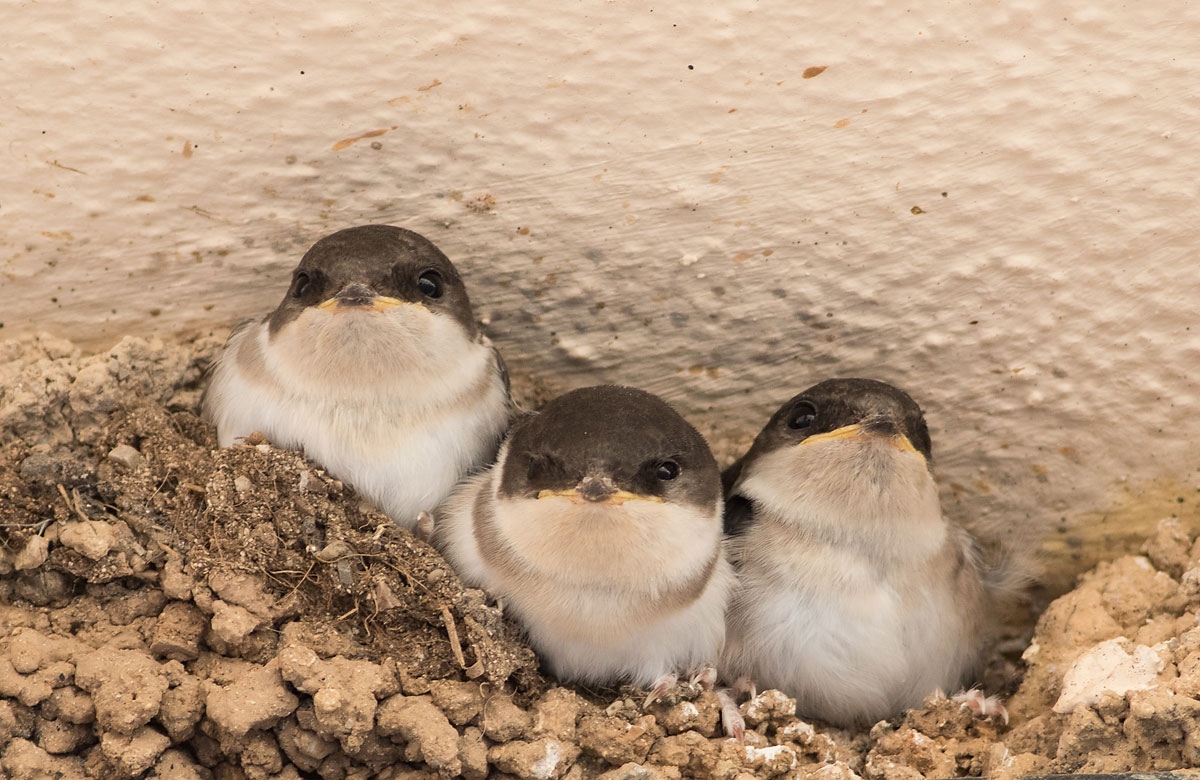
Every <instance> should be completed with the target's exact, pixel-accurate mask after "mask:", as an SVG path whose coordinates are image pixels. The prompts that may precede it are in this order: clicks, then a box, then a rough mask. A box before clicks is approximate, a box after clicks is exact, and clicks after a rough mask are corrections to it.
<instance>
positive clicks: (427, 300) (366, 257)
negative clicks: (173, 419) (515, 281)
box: [269, 225, 476, 338]
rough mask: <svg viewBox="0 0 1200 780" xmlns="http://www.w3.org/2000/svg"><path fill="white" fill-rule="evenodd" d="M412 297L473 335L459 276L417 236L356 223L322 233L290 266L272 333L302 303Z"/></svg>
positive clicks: (331, 306)
mask: <svg viewBox="0 0 1200 780" xmlns="http://www.w3.org/2000/svg"><path fill="white" fill-rule="evenodd" d="M401 302H403V303H416V304H420V305H421V306H424V307H425V308H427V309H429V310H430V311H433V312H435V313H440V314H445V315H446V316H449V317H452V318H454V319H455V320H457V321H458V322H459V323H460V324H461V325H462V326H463V328H465V329H466V331H467V333H468V335H469V337H471V338H474V336H475V334H476V325H475V320H474V317H473V316H472V313H471V302H470V299H469V298H468V297H467V289H466V286H465V285H464V284H463V281H462V278H461V277H460V276H459V275H458V271H457V270H456V269H455V268H454V265H453V264H452V263H451V262H450V260H449V259H448V258H447V257H446V256H445V255H444V254H442V252H441V250H440V249H438V248H437V247H436V246H434V245H433V243H432V242H430V241H429V240H428V239H426V238H424V237H423V236H421V235H419V234H417V233H414V232H412V231H411V230H405V229H404V228H398V227H392V226H390V225H361V226H358V227H352V228H346V229H345V230H339V231H338V232H336V233H333V234H331V235H328V236H326V237H325V238H322V239H321V240H320V241H318V242H317V243H315V244H313V246H312V248H311V249H309V250H308V252H306V253H305V255H304V257H303V258H302V259H301V260H300V264H299V265H298V266H296V270H295V271H293V272H292V283H291V286H290V287H289V288H288V291H287V293H286V294H285V295H284V297H283V300H282V301H281V302H280V304H279V306H278V308H276V309H275V311H274V312H273V313H272V314H271V316H270V319H269V322H270V331H271V333H272V334H274V333H275V332H276V331H278V330H279V329H280V328H281V327H283V326H284V325H286V324H287V323H288V322H291V321H292V320H294V319H296V317H298V316H300V313H301V312H303V311H304V310H305V309H307V308H308V307H320V308H322V309H326V310H329V311H334V312H339V313H350V312H360V313H361V312H365V311H373V310H382V309H385V308H387V307H389V306H395V305H398V304H399V303H401Z"/></svg>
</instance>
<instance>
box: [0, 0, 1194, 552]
mask: <svg viewBox="0 0 1200 780" xmlns="http://www.w3.org/2000/svg"><path fill="white" fill-rule="evenodd" d="M923 5H924V6H926V7H924V8H917V7H911V8H907V7H905V6H904V4H897V3H883V2H876V3H864V4H858V5H857V6H855V5H849V6H848V5H847V4H846V3H843V2H832V1H831V0H818V1H817V2H810V3H756V2H749V0H731V1H730V2H724V3H721V4H720V7H716V4H708V5H707V6H706V5H704V4H696V3H689V2H676V1H674V0H673V1H672V2H654V3H649V4H638V3H616V2H584V3H567V4H564V3H560V2H547V0H532V1H531V0H525V1H524V2H513V1H512V0H500V1H498V2H492V3H479V2H461V1H459V0H449V1H448V2H438V3H421V4H418V3H414V2H407V3H379V4H369V3H364V2H349V3H340V4H320V5H316V4H313V5H307V4H295V3H280V2H273V1H271V0H268V1H267V2H260V3H255V4H245V3H240V2H232V0H209V2H203V3H200V2H191V3H160V4H144V3H143V4H133V3H124V4H113V3H100V2H82V1H81V0H75V1H72V0H60V1H59V2H49V3H46V2H42V3H33V2H24V3H6V4H4V5H3V6H0V29H2V30H4V33H3V34H2V35H3V40H4V45H3V47H2V48H0V65H2V68H3V72H4V74H5V77H4V78H3V79H2V80H0V95H2V96H3V99H0V132H2V134H3V144H2V145H0V182H2V186H0V224H2V225H3V231H2V234H0V285H2V286H0V321H3V324H4V326H3V330H0V334H2V335H4V336H6V337H8V336H19V335H22V334H26V333H30V332H34V331H38V330H46V331H50V332H53V333H56V334H58V335H64V336H67V337H70V338H72V339H75V340H77V341H80V342H82V343H84V344H86V345H88V346H91V347H94V348H97V349H99V348H104V347H106V346H108V345H109V344H111V343H112V342H114V341H115V340H116V339H118V338H119V337H120V336H121V335H122V334H126V333H134V334H147V333H158V334H160V335H164V336H174V335H181V334H187V333H191V332H195V331H197V330H211V329H214V328H220V327H225V326H227V325H228V324H230V323H232V322H234V321H236V320H238V319H241V318H243V317H244V316H248V315H250V314H255V313H259V312H261V311H265V310H267V309H269V308H271V307H273V306H274V304H275V302H276V300H277V299H278V298H279V296H280V295H282V292H283V289H284V287H285V285H286V278H287V274H288V271H289V270H290V267H291V266H292V265H293V264H294V263H295V261H296V259H297V258H298V257H299V255H300V254H301V253H302V252H303V250H304V249H305V248H306V247H307V246H308V244H310V243H311V242H312V241H313V240H315V239H316V238H317V237H319V236H320V235H322V234H324V233H327V232H330V231H332V230H334V229H337V228H340V227H344V226H347V225H350V224H355V223H362V222H389V223H393V224H399V225H404V226H407V227H410V228H413V229H416V230H418V231H420V232H423V233H425V234H426V235H428V236H429V237H430V238H432V239H433V240H434V241H435V242H437V243H438V244H439V245H440V246H441V247H442V248H443V249H444V250H445V251H446V252H447V253H448V254H449V255H450V256H451V258H452V259H454V260H455V261H456V263H458V264H459V266H460V267H461V268H462V269H463V271H464V272H465V274H466V275H467V279H468V283H469V285H470V290H471V293H472V297H473V299H474V301H475V304H476V307H477V310H478V311H477V313H478V315H479V316H480V317H481V318H482V319H483V320H484V321H485V322H487V323H488V324H489V331H490V332H491V333H492V334H493V337H494V338H495V340H496V341H497V343H498V344H499V345H500V346H501V347H502V349H503V350H504V352H505V355H506V356H507V358H508V361H509V363H510V365H511V366H512V368H513V370H514V373H517V374H520V375H532V376H536V377H539V378H540V381H542V382H543V383H544V384H545V385H546V386H548V387H549V388H551V389H552V390H556V389H559V388H565V387H568V386H575V385H582V384H589V383H595V382H601V381H615V382H625V383H631V384H637V385H641V386H643V387H646V388H647V389H650V390H653V391H656V392H659V393H661V394H663V395H664V396H666V397H668V398H669V399H670V400H672V401H674V402H675V403H676V404H677V405H678V406H679V407H681V409H682V410H684V411H685V412H686V413H687V414H688V415H689V416H690V417H691V418H692V419H693V420H695V421H696V422H697V423H698V424H700V425H701V427H703V428H705V429H706V430H708V431H710V432H712V433H716V434H717V436H716V438H715V440H716V441H717V442H718V443H719V444H720V447H722V448H723V449H724V450H725V452H724V454H732V451H733V449H734V447H735V445H736V444H737V443H739V442H744V441H748V439H749V438H750V437H751V436H752V435H753V433H754V432H755V430H756V429H757V427H758V426H759V425H760V424H761V423H762V422H763V421H765V419H766V416H767V415H768V414H769V413H770V412H771V411H772V410H773V409H774V407H775V406H776V405H777V404H779V403H780V402H782V401H783V400H784V399H786V398H787V397H789V396H790V395H792V394H793V393H795V392H797V391H798V390H800V389H802V388H803V387H805V386H807V385H808V384H810V383H812V382H814V381H816V380H818V379H821V378H824V377H827V376H831V375H869V376H875V377H879V378H883V379H888V380H891V381H894V382H897V383H899V384H901V385H903V386H905V387H906V388H908V389H909V390H910V391H911V392H912V393H913V394H914V395H915V396H916V397H917V398H918V399H919V400H920V401H921V402H922V403H923V405H924V406H925V407H926V409H927V412H928V415H929V418H930V422H931V425H932V429H933V434H934V448H935V455H936V457H937V461H938V470H939V474H940V476H941V478H942V481H943V484H944V486H945V496H946V500H947V503H948V505H950V506H951V508H952V511H954V512H955V513H956V514H959V515H960V516H964V517H983V518H992V519H994V520H996V521H998V522H1001V523H1004V524H1009V523H1011V524H1013V525H1014V526H1019V525H1023V524H1030V523H1033V524H1039V525H1040V524H1045V523H1060V522H1061V520H1060V518H1066V525H1067V527H1069V528H1070V533H1069V534H1067V535H1066V536H1067V537H1073V536H1074V535H1075V534H1076V533H1077V532H1080V533H1083V531H1081V530H1080V529H1083V528H1084V526H1085V525H1086V526H1087V527H1093V526H1092V525H1090V523H1091V521H1092V520H1095V519H1097V518H1102V517H1103V515H1102V514H1087V513H1089V512H1101V513H1103V512H1104V511H1105V510H1107V509H1108V508H1110V507H1113V506H1115V505H1117V504H1119V503H1121V502H1122V501H1127V500H1128V501H1132V503H1134V504H1138V503H1139V502H1140V505H1141V506H1142V508H1143V510H1145V509H1146V507H1147V506H1148V507H1149V509H1148V510H1146V511H1148V513H1149V514H1150V515H1159V514H1164V513H1165V511H1167V509H1168V508H1170V509H1173V510H1175V511H1178V512H1180V513H1183V514H1185V515H1186V516H1190V517H1195V516H1196V512H1197V507H1196V505H1197V499H1200V492H1198V490H1197V488H1198V483H1200V471H1198V469H1200V446H1197V445H1196V444H1195V442H1196V441H1197V439H1198V438H1200V437H1198V435H1197V434H1198V433H1200V414H1197V412H1198V407H1200V404H1198V403H1197V384H1196V383H1197V375H1198V373H1200V322H1198V318H1197V313H1196V312H1197V306H1198V304H1200V263H1197V261H1196V258H1195V257H1194V256H1193V255H1194V251H1193V247H1196V246H1200V219H1198V217H1200V214H1198V209H1197V205H1196V203H1197V195H1198V194H1200V176H1197V172H1198V171H1200V151H1198V146H1197V144H1198V141H1200V96H1198V94H1197V87H1196V84H1197V74H1198V73H1200V45H1198V44H1197V41H1198V40H1200V6H1197V5H1196V4H1182V3H1179V4H1167V3H1128V4H1124V5H1119V4H1114V3H1095V2H1093V0H1070V1H1069V2H1063V3H1056V4H1054V5H1053V7H1052V8H1053V10H1051V6H1047V5H1046V4H1044V3H1032V2H1008V3H1000V4H971V5H965V4H955V3H946V4H928V3H927V4H923ZM821 68H825V70H823V71H820V69H821ZM1180 499H1182V501H1180ZM1137 514H1138V512H1137V511H1132V514H1129V515H1118V516H1116V517H1117V518H1118V521H1117V522H1116V523H1115V526H1120V527H1117V528H1116V530H1117V531H1118V532H1119V531H1121V530H1123V529H1125V528H1127V527H1128V523H1127V522H1126V520H1124V519H1120V518H1124V517H1127V516H1128V517H1132V516H1134V515H1137ZM1113 517H1114V516H1109V525H1108V526H1104V528H1106V529H1109V530H1112V528H1113V527H1114V522H1113ZM1085 520H1086V521H1088V522H1087V523H1085V522H1084V521H1085ZM1107 532H1108V531H1107V530H1106V531H1105V533H1107ZM1063 541H1064V539H1063V538H1060V539H1059V542H1060V549H1064V550H1066V549H1069V545H1068V546H1066V547H1063V546H1062V543H1063ZM1091 544H1093V545H1094V543H1091Z"/></svg>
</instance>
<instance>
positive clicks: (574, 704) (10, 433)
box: [0, 338, 1200, 780]
mask: <svg viewBox="0 0 1200 780" xmlns="http://www.w3.org/2000/svg"><path fill="white" fill-rule="evenodd" d="M217 347H218V344H217V343H216V342H215V341H212V340H204V341H200V342H195V343H189V344H183V345H178V344H164V343H162V342H159V341H146V340H141V339H134V338H127V339H125V340H123V341H122V342H121V343H120V344H118V345H117V346H116V347H114V348H113V349H112V350H111V351H109V352H107V353H105V354H100V355H92V356H84V355H82V354H81V353H80V352H79V351H78V350H77V349H75V348H74V347H73V346H72V345H71V344H69V343H66V342H62V341H58V340H55V339H52V338H41V339H34V340H26V341H20V342H9V343H4V344H0V445H2V449H0V493H2V497H0V542H2V543H3V548H2V550H0V776H4V777H8V778H13V780H23V779H24V778H43V777H55V778H132V777H153V778H220V779H222V780H234V779H236V778H268V777H279V778H322V780H342V779H343V778H394V779H395V778H419V777H458V776H461V777H465V778H468V780H483V778H487V777H519V778H526V779H528V780H552V779H556V778H590V777H606V778H643V777H645V778H652V777H664V778H675V777H689V778H692V777H694V778H705V779H707V778H713V779H714V780H718V779H719V780H727V779H728V780H732V779H733V778H740V777H762V778H768V777H788V778H808V777H812V778H819V780H843V779H844V780H850V779H851V778H858V777H862V778H867V779H868V780H916V779H917V778H937V777H953V776H989V777H1014V776H1020V775H1027V774H1038V773H1046V772H1117V771H1130V770H1137V771H1145V770H1162V769H1176V768H1181V767H1195V766H1198V765H1200V700H1198V698H1197V697H1200V625H1198V624H1197V611H1198V609H1200V542H1197V540H1196V539H1195V538H1194V536H1195V534H1194V531H1189V530H1188V529H1186V528H1184V527H1182V526H1181V525H1180V524H1179V523H1178V522H1177V521H1172V520H1164V521H1163V522H1162V523H1160V525H1159V527H1158V530H1157V532H1156V533H1155V535H1154V536H1153V537H1152V538H1151V539H1150V540H1149V541H1148V542H1147V543H1146V547H1145V548H1144V550H1143V552H1144V553H1145V554H1144V555H1142V556H1129V557H1123V558H1120V559H1118V560H1115V561H1112V562H1109V563H1104V564H1102V565H1100V566H1099V567H1097V568H1096V569H1095V570H1094V571H1092V572H1090V573H1088V574H1087V575H1085V576H1084V577H1083V578H1082V579H1081V581H1080V583H1079V585H1078V587H1077V588H1076V589H1075V590H1074V591H1072V592H1071V593H1069V594H1067V595H1065V596H1063V597H1061V598H1059V599H1058V600H1056V601H1055V602H1054V603H1053V604H1051V605H1050V607H1049V608H1048V609H1047V610H1046V611H1045V613H1044V614H1043V615H1042V617H1041V619H1040V621H1039V622H1038V625H1037V629H1036V632H1035V634H1034V636H1033V640H1032V643H1029V644H1028V645H1024V644H1023V645H1022V646H1021V647H1018V648H1016V652H1015V653H1012V654H1011V655H1012V656H1013V659H1012V661H1006V660H1005V657H1004V655H1003V653H1001V652H995V653H993V662H992V664H991V665H990V668H989V675H988V682H989V685H990V686H991V689H990V690H989V691H988V692H989V693H1001V694H1003V695H1006V696H1008V700H1007V703H1008V710H1009V713H1010V715H1011V720H1010V721H1009V723H1007V724H1005V723H1004V722H1003V721H1002V720H999V719H995V718H993V719H990V720H989V719H984V718H980V717H978V716H975V715H974V714H972V713H971V712H970V711H968V710H967V709H964V708H963V707H962V706H960V705H958V704H956V703H954V702H952V701H949V700H946V699H944V698H931V699H929V700H928V701H927V702H926V704H925V706H924V707H923V708H922V709H919V710H913V711H910V712H908V713H907V714H905V715H904V716H903V717H901V718H897V719H895V720H893V721H884V722H880V723H878V724H876V725H875V726H874V727H872V728H871V729H870V730H868V731H860V732H854V731H846V730H841V729H835V728H830V727H828V726H825V725H823V724H820V723H809V722H805V721H802V720H798V719H797V718H796V717H795V716H794V715H793V714H792V713H793V710H794V702H792V701H791V700H789V699H788V698H787V697H786V696H784V695H782V694H780V693H779V692H777V691H765V692H763V693H761V694H759V695H758V696H757V697H755V698H754V699H752V700H750V701H748V702H746V703H745V704H744V705H743V707H742V711H743V714H744V716H745V718H746V722H747V726H748V729H749V730H748V732H747V735H746V739H745V742H744V743H743V744H739V743H737V742H735V741H733V740H729V739H724V738H723V737H722V735H721V731H720V727H719V724H718V711H719V706H718V703H717V700H716V697H715V696H714V694H712V693H711V692H707V691H703V690H699V689H697V688H694V687H693V686H689V685H686V684H685V685H681V686H680V687H679V688H678V689H677V690H674V691H672V692H670V693H669V694H668V695H667V696H666V697H664V698H663V699H662V700H660V701H658V702H656V703H655V704H654V705H652V706H651V707H649V708H647V709H643V707H642V706H641V704H640V702H641V701H642V698H643V696H642V695H639V692H638V691H634V690H632V689H614V690H589V689H583V688H578V687H559V686H557V685H555V684H554V683H553V682H552V681H550V680H548V679H546V678H545V677H543V676H542V675H541V673H540V671H539V669H538V662H537V658H536V657H535V656H534V654H533V653H532V652H531V651H530V650H529V648H528V647H527V646H526V645H525V644H524V643H523V642H522V641H521V637H520V633H519V631H518V629H517V628H516V627H515V626H513V625H512V624H511V623H508V622H507V621H505V620H504V619H503V617H502V615H501V614H500V612H499V611H498V610H497V609H496V608H495V607H494V606H493V605H492V604H490V603H489V601H488V600H487V598H486V596H485V594H483V593H482V592H480V591H478V590H473V589H464V588H463V587H462V585H461V583H460V582H459V581H458V578H457V577H456V576H455V575H454V573H453V572H452V571H451V570H450V568H449V567H448V566H447V565H446V563H445V561H443V560H442V558H441V557H440V556H439V555H438V554H437V552H435V551H434V550H433V549H432V548H430V547H429V546H428V545H426V544H424V543H423V542H421V541H419V540H417V539H415V538H413V537H412V536H410V535H409V534H408V533H406V532H405V531H402V530H400V529H398V528H396V527H395V526H394V525H393V524H392V523H391V522H390V521H389V520H388V519H387V518H386V517H384V516H383V515H381V514H379V513H378V512H376V511H374V510H373V509H372V508H371V507H369V506H367V505H365V504H364V503H363V502H361V501H360V500H359V499H358V498H357V497H356V496H355V495H354V494H353V492H352V491H351V490H350V489H349V488H348V487H346V486H345V485H343V484H342V483H340V482H338V481H337V480H335V479H332V478H331V477H329V476H328V475H327V474H325V473H324V472H323V471H322V470H321V469H319V468H318V467H316V466H315V465H314V464H312V463H310V462H308V461H306V460H304V458H303V457H301V456H300V455H298V454H296V453H293V452H285V451H280V450H276V449H273V448H272V447H270V446H269V445H267V444H265V443H258V444H255V443H250V444H248V445H245V446H237V447H233V448H229V449H224V450H218V449H216V445H215V440H214V436H213V431H212V430H211V429H210V428H209V427H208V426H207V425H206V424H205V423H203V422H202V421H201V420H200V419H199V418H198V417H197V413H196V412H197V406H198V400H199V394H200V385H201V381H202V376H203V370H204V368H205V366H206V365H207V362H208V361H209V360H210V359H211V356H212V355H213V354H214V352H215V350H216V349H217ZM999 650H1003V648H999ZM1022 651H1023V653H1022ZM1018 656H1019V657H1018Z"/></svg>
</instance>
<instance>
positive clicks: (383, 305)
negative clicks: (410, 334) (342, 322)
mask: <svg viewBox="0 0 1200 780" xmlns="http://www.w3.org/2000/svg"><path fill="white" fill-rule="evenodd" d="M403 303H404V301H402V300H400V299H399V298H389V297H387V296H386V295H376V294H375V291H374V290H372V289H371V288H370V287H368V286H367V285H365V284H357V283H355V284H349V285H346V286H345V287H343V288H342V289H341V291H340V292H339V293H338V294H337V295H335V296H333V297H332V298H329V299H327V300H324V301H322V302H321V303H319V304H317V308H318V309H323V310H325V311H332V312H344V311H387V310H388V309H391V308H394V307H396V306H400V305H402V304H403Z"/></svg>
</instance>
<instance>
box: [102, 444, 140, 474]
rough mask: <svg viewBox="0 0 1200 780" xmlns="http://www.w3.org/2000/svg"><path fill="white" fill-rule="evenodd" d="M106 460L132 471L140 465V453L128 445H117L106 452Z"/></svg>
mask: <svg viewBox="0 0 1200 780" xmlns="http://www.w3.org/2000/svg"><path fill="white" fill-rule="evenodd" d="M108 459H109V460H111V461H112V462H113V463H116V464H117V465H119V466H123V467H125V468H126V469H128V470H130V471H133V470H134V469H136V468H137V467H138V466H140V465H141V464H142V453H140V452H138V451H137V450H136V449H134V448H133V447H130V446H129V445H128V444H118V445H117V446H115V447H113V448H112V449H111V450H109V451H108Z"/></svg>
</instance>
